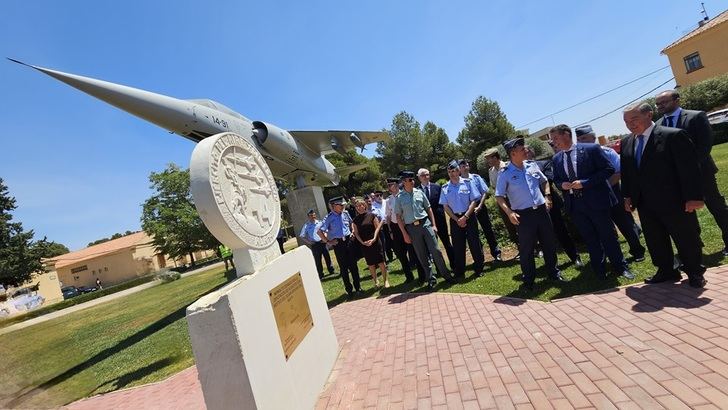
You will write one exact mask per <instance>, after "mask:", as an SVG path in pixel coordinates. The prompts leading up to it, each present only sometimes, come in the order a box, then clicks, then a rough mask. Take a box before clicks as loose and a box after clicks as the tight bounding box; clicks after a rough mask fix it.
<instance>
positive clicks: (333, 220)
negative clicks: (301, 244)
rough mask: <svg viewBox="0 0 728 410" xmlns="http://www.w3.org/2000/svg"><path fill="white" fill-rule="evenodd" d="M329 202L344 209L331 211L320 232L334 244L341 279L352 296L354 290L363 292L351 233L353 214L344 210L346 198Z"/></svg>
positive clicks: (337, 198)
mask: <svg viewBox="0 0 728 410" xmlns="http://www.w3.org/2000/svg"><path fill="white" fill-rule="evenodd" d="M329 204H331V206H332V207H338V206H341V207H342V209H340V210H338V211H339V212H337V211H333V210H332V211H331V212H329V214H328V215H326V218H324V220H323V222H322V223H321V227H320V228H319V232H323V233H325V234H326V240H327V243H329V244H331V245H333V248H334V255H336V261H337V262H338V263H339V269H340V270H341V280H342V281H343V282H344V288H346V293H348V294H349V296H352V295H353V294H354V291H357V292H361V285H360V281H359V267H358V266H356V262H357V257H356V249H355V248H354V240H353V239H352V235H351V232H352V231H351V224H352V223H353V221H352V219H351V215H349V213H348V212H346V211H344V210H343V206H344V198H342V197H336V198H332V199H331V200H330V201H329ZM349 274H351V279H352V280H353V282H354V287H353V289H352V286H351V281H350V280H349Z"/></svg>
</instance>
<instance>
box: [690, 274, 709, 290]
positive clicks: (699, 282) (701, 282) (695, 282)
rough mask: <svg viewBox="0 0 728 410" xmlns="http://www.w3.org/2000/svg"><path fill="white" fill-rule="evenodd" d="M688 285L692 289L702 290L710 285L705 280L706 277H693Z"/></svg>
mask: <svg viewBox="0 0 728 410" xmlns="http://www.w3.org/2000/svg"><path fill="white" fill-rule="evenodd" d="M688 283H689V284H690V287H691V288H702V287H705V285H706V284H707V283H708V281H707V280H705V278H704V277H702V276H700V277H697V278H696V277H693V278H690V279H689V280H688Z"/></svg>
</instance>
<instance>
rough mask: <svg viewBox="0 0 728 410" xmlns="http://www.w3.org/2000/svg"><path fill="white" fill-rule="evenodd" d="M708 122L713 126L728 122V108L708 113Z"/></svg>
mask: <svg viewBox="0 0 728 410" xmlns="http://www.w3.org/2000/svg"><path fill="white" fill-rule="evenodd" d="M708 122H710V123H711V124H720V123H723V122H728V108H725V109H722V110H718V111H713V112H710V113H708Z"/></svg>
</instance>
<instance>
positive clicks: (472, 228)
mask: <svg viewBox="0 0 728 410" xmlns="http://www.w3.org/2000/svg"><path fill="white" fill-rule="evenodd" d="M453 167H454V168H457V163H455V161H453V163H451V164H450V165H448V169H453ZM480 195H481V194H480V192H478V191H477V190H476V189H474V188H473V186H472V182H471V180H469V179H466V178H462V177H461V178H460V179H459V180H458V182H457V183H453V182H452V181H448V182H447V183H446V184H445V185H443V187H442V192H441V193H440V204H441V205H444V206H445V207H446V208H445V209H446V210H447V209H449V210H450V212H451V213H452V214H454V215H455V216H456V217H457V218H456V219H452V216H450V218H451V220H450V236H451V237H452V242H453V256H454V260H453V263H452V265H453V270H454V271H455V276H457V277H463V276H465V244H466V242H467V244H468V247H469V248H470V254H471V255H473V261H474V262H475V274H476V275H477V276H482V274H483V265H484V262H485V258H484V256H483V245H482V243H481V242H480V234H479V232H478V223H477V222H476V220H475V218H473V217H472V216H473V215H471V214H468V213H467V212H468V210H469V209H470V206H471V204H473V203H474V202H475V203H477V202H478V201H479V200H480ZM450 212H447V213H448V215H449V214H450ZM471 213H473V211H471ZM461 217H465V218H466V219H467V224H466V225H465V227H464V228H461V227H460V226H459V225H458V224H457V219H459V218H461ZM440 229H444V227H441V228H440Z"/></svg>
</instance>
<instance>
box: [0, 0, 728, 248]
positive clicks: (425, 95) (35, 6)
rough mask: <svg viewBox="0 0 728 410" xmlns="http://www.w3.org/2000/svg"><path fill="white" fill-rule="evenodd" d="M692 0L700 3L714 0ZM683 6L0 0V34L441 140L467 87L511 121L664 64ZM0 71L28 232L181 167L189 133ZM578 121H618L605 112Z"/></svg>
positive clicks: (108, 221) (165, 85)
mask: <svg viewBox="0 0 728 410" xmlns="http://www.w3.org/2000/svg"><path fill="white" fill-rule="evenodd" d="M705 6H706V9H707V10H708V13H709V15H710V16H711V17H713V16H715V15H717V14H718V13H720V12H721V11H723V10H725V9H726V8H728V0H720V1H719V0H707V1H705ZM699 9H700V2H698V1H687V0H685V1H680V2H677V1H675V2H669V1H668V2H665V1H651V0H650V1H640V2H632V1H609V2H607V1H604V2H583V1H562V2H556V1H552V2H544V1H522V2H510V1H487V2H486V1H473V2H465V1H450V2H441V1H365V2H341V1H338V2H334V1H330V2H329V1H316V0H314V1H308V2H298V1H296V2H293V1H291V2H287V1H268V2H244V1H211V2H191V1H185V0H175V1H167V0H163V1H161V0H160V1H138V0H127V1H123V2H98V1H67V2H58V1H50V0H48V1H41V2H21V1H10V2H5V3H4V4H3V12H2V13H1V14H0V38H1V39H2V41H0V50H1V51H2V56H4V57H12V58H16V59H20V60H22V61H25V62H27V63H30V64H36V65H40V66H44V67H48V68H53V69H57V70H61V71H66V72H71V73H75V74H80V75H86V76H90V77H94V78H99V79H103V80H107V81H111V82H116V83H121V84H125V85H129V86H133V87H137V88H142V89H146V90H149V91H154V92H158V93H162V94H166V95H170V96H173V97H177V98H211V99H214V100H217V101H219V102H222V103H223V104H225V105H227V106H229V107H231V108H233V109H235V110H237V111H238V112H240V113H241V114H243V115H245V116H247V117H248V118H252V119H256V120H263V121H267V122H271V123H274V124H276V125H279V126H281V127H283V128H287V129H299V130H300V129H311V130H316V129H363V130H365V129H372V130H377V129H381V128H386V127H388V126H389V123H390V121H391V119H392V116H393V115H394V114H396V113H397V112H399V111H401V110H406V111H408V112H410V113H411V114H413V115H414V116H415V117H416V118H417V119H418V120H419V121H420V122H421V123H424V122H425V121H427V120H430V121H433V122H435V123H436V124H438V125H439V126H441V127H443V128H444V129H445V130H446V131H447V132H448V135H449V136H450V138H451V139H453V140H454V139H455V137H456V136H457V133H458V131H459V130H460V129H461V128H462V126H463V116H464V115H465V114H466V113H467V112H468V110H469V109H470V104H471V103H472V101H473V100H474V99H475V98H476V97H477V96H478V95H484V96H486V97H488V98H491V99H494V100H496V101H498V102H499V103H500V105H501V108H502V109H503V111H504V112H505V113H506V115H507V116H508V118H509V120H510V121H511V122H512V123H513V124H514V125H516V126H520V125H522V124H524V123H527V122H530V121H531V120H534V119H536V118H539V117H542V116H544V115H546V114H549V113H551V112H554V111H557V110H558V109H560V108H563V107H566V106H568V105H571V104H573V103H575V102H578V101H581V100H583V99H586V98H588V97H591V96H593V95H596V94H598V93H600V92H602V91H605V90H607V89H610V88H612V87H614V86H617V85H620V84H622V83H624V82H627V81H630V80H632V79H634V78H637V77H639V76H641V75H643V74H646V73H648V72H650V71H653V70H655V69H658V68H660V67H663V66H666V65H668V61H667V57H665V56H662V55H660V50H661V49H662V48H663V47H665V46H666V45H668V44H670V43H671V42H672V41H674V40H675V39H677V38H679V37H680V36H682V35H683V34H684V33H686V32H687V31H688V30H690V29H691V28H692V27H693V26H695V24H696V23H697V21H698V20H699V19H700V13H699ZM671 76H672V74H671V72H670V70H669V69H666V70H663V71H661V72H660V73H658V74H655V75H653V76H651V77H649V78H647V79H645V80H643V81H640V82H637V83H635V84H633V85H631V86H628V87H625V88H624V89H621V90H619V91H617V92H614V93H612V94H609V95H608V96H605V97H602V98H599V99H597V100H595V101H593V102H590V103H588V104H584V105H582V106H579V107H578V108H575V109H573V110H570V111H567V112H564V113H562V114H559V115H557V116H555V118H554V119H553V121H554V122H556V123H561V122H564V123H567V124H576V123H579V122H582V121H586V120H588V119H590V118H593V117H596V116H597V115H599V114H602V113H604V112H607V111H609V110H611V109H613V108H616V107H617V106H619V105H621V104H623V103H625V102H627V101H629V100H631V99H633V98H635V97H637V96H639V95H640V94H643V93H645V92H647V91H648V90H650V89H651V88H653V87H656V86H657V85H658V84H660V83H662V82H664V81H666V80H668V79H669V78H670V77H671ZM672 85H673V83H669V84H668V85H667V86H665V87H663V88H667V87H668V86H672ZM0 87H1V88H0V90H2V95H3V98H2V99H1V100H0V122H1V123H2V124H3V126H4V131H3V132H2V133H1V134H0V138H2V151H0V152H2V160H0V177H2V178H3V179H4V180H5V183H6V185H8V186H9V189H10V193H11V195H13V196H15V197H16V199H17V205H18V209H17V210H16V211H15V212H14V215H15V219H16V220H19V221H21V222H23V224H24V226H25V228H26V229H34V230H35V233H36V237H43V236H47V237H48V238H49V239H50V240H54V241H57V242H61V243H63V244H65V245H67V246H68V247H69V248H71V249H72V250H75V249H80V248H82V247H84V246H85V244H86V243H88V242H90V241H93V240H95V239H98V238H102V237H106V236H109V235H111V234H113V233H115V232H123V231H126V230H137V229H139V227H140V223H139V217H140V214H141V207H140V205H141V203H142V202H143V201H144V200H145V199H146V198H148V197H149V196H150V195H151V191H150V190H149V187H148V185H149V183H148V176H149V173H150V172H152V171H159V170H162V169H163V168H164V167H165V165H166V164H167V163H169V162H174V163H177V164H180V165H182V166H185V167H186V166H188V163H189V158H190V154H191V152H192V149H193V148H194V145H193V143H192V142H190V141H187V140H185V139H183V138H181V137H178V136H176V135H170V134H168V133H167V132H165V131H164V130H162V129H160V128H158V127H156V126H154V125H151V124H148V123H146V122H144V121H142V120H140V119H137V118H135V117H132V116H131V115H129V114H127V113H125V112H122V111H119V110H117V109H116V108H113V107H111V106H109V105H106V104H105V103H102V102H100V101H98V100H95V99H93V98H91V97H89V96H87V95H85V94H83V93H81V92H79V91H77V90H75V89H73V88H70V87H68V86H66V85H65V84H62V83H59V82H57V81H55V80H53V79H51V78H50V77H47V76H44V75H42V74H40V73H38V72H36V71H33V70H30V69H28V68H26V67H22V66H20V65H17V64H14V63H12V62H9V61H7V60H4V61H0ZM551 124H552V120H551V119H548V120H543V121H540V122H538V123H535V124H531V125H530V126H529V128H530V129H531V130H537V129H540V128H543V127H546V126H549V125H551ZM592 125H593V126H594V128H595V129H596V131H597V132H598V133H601V134H607V135H609V134H616V133H623V132H626V130H625V128H624V125H623V123H622V122H621V114H620V113H615V114H613V115H611V116H608V117H606V118H604V119H602V120H599V121H595V122H593V123H592ZM369 152H373V147H371V148H370V149H369Z"/></svg>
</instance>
